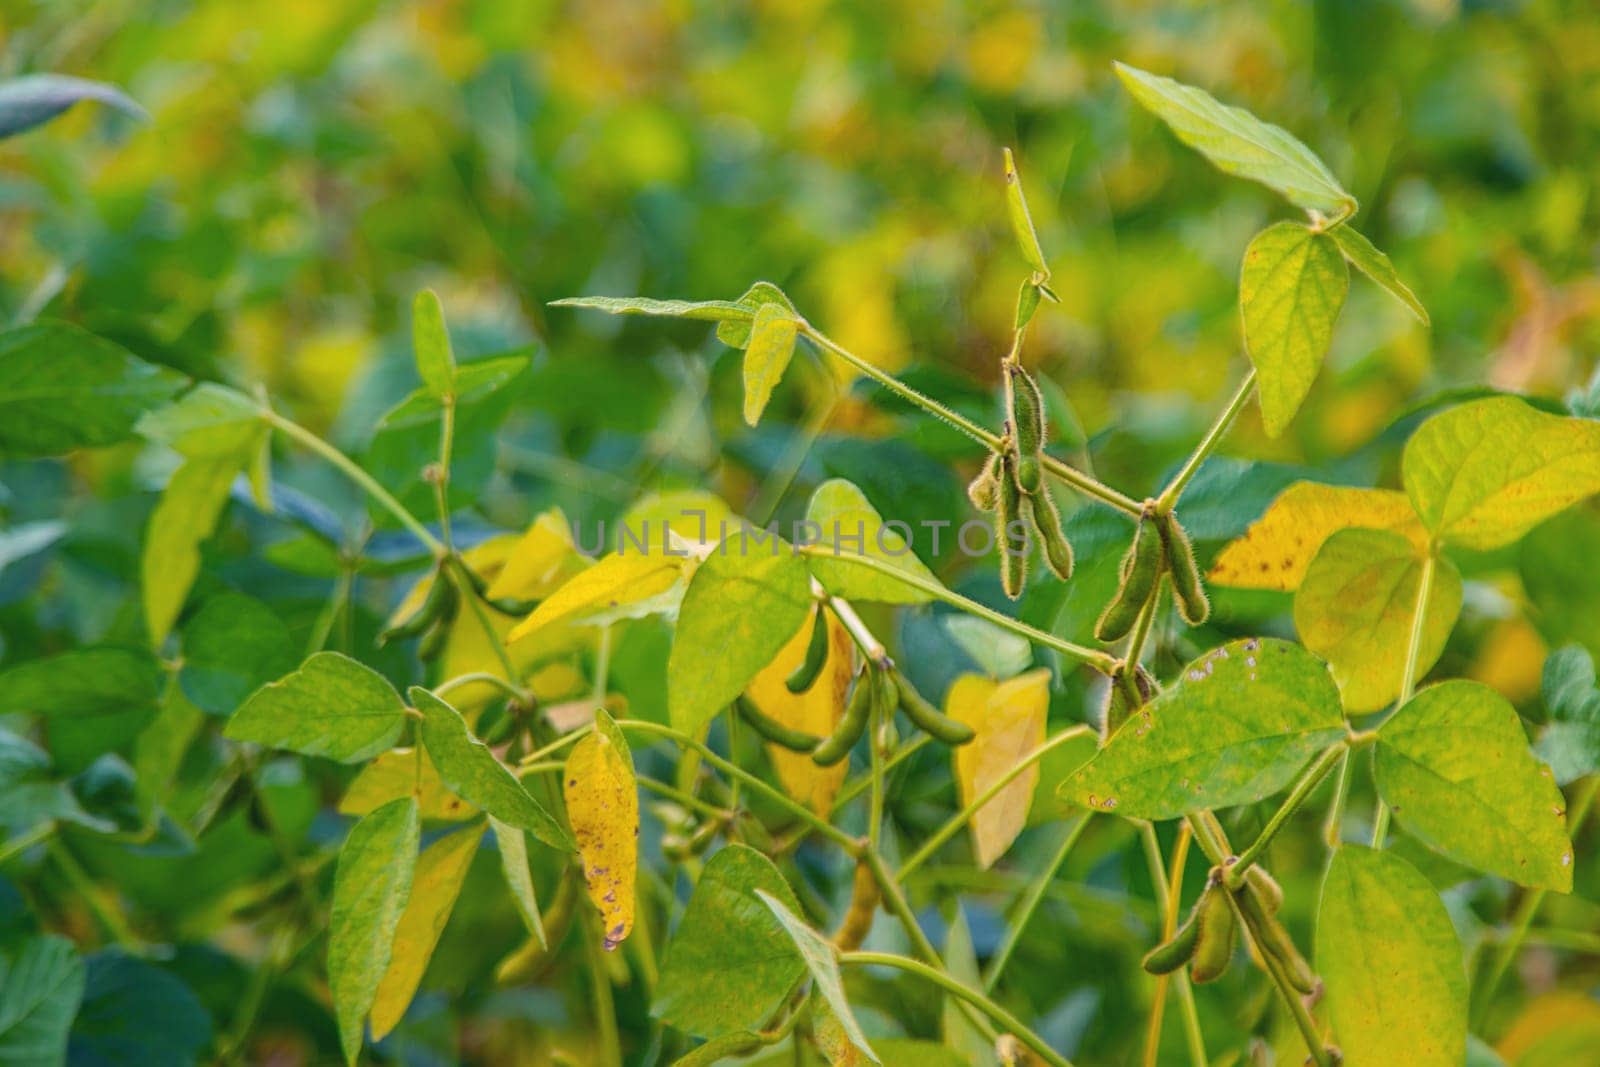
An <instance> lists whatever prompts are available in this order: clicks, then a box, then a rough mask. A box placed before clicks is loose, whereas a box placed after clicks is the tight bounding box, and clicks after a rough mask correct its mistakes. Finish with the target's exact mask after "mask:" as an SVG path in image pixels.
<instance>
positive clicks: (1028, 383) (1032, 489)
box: [1006, 362, 1046, 494]
mask: <svg viewBox="0 0 1600 1067" xmlns="http://www.w3.org/2000/svg"><path fill="white" fill-rule="evenodd" d="M1006 381H1007V392H1008V393H1009V394H1010V402H1011V425H1012V426H1013V427H1015V430H1016V435H1017V437H1016V441H1017V450H1016V462H1017V465H1016V469H1015V470H1014V471H1013V472H1012V475H1013V477H1014V478H1015V479H1016V482H1017V488H1018V489H1021V490H1022V491H1023V492H1024V493H1029V494H1033V493H1037V492H1038V491H1039V487H1040V486H1041V485H1043V484H1044V475H1043V472H1042V470H1041V468H1040V465H1039V455H1040V452H1041V450H1042V449H1043V448H1044V442H1045V436H1046V431H1045V416H1044V394H1043V393H1041V392H1039V383H1038V382H1036V381H1034V380H1033V375H1031V374H1029V373H1028V371H1027V369H1026V368H1024V367H1023V366H1022V364H1020V363H1015V362H1008V363H1007V364H1006Z"/></svg>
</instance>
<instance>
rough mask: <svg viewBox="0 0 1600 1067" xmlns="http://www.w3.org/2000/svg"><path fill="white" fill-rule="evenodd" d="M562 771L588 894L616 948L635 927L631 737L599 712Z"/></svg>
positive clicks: (636, 841)
mask: <svg viewBox="0 0 1600 1067" xmlns="http://www.w3.org/2000/svg"><path fill="white" fill-rule="evenodd" d="M561 777H562V781H563V782H564V783H565V784H564V786H563V796H565V798H566V802H567V817H568V819H569V820H570V821H571V823H572V833H573V836H574V837H576V838H577V839H578V853H579V855H580V856H581V857H582V859H583V878H584V881H585V883H586V884H587V885H588V888H589V899H590V900H591V901H593V902H594V906H595V907H596V908H598V909H600V917H601V920H602V924H601V925H602V928H603V929H604V931H605V947H606V948H607V949H608V950H609V949H614V948H616V947H617V946H618V945H620V944H622V942H623V940H624V939H626V938H627V936H628V934H629V932H630V931H632V929H633V901H634V890H635V887H636V882H637V881H638V868H639V790H638V786H637V784H636V782H635V779H634V776H633V755H632V754H631V753H630V752H629V751H628V741H627V738H625V737H623V736H622V731H621V730H619V729H617V724H616V723H615V722H613V721H612V720H611V716H610V715H607V714H606V713H605V711H603V710H601V711H597V712H595V716H594V730H593V731H592V732H590V733H588V734H586V735H584V737H583V738H582V740H580V741H579V742H578V743H577V744H576V745H574V746H573V747H572V754H571V755H569V756H568V757H567V766H566V770H565V772H564V773H563V774H562V776H561Z"/></svg>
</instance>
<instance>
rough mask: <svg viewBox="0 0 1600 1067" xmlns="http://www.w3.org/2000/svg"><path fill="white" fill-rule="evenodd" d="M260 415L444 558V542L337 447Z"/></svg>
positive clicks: (288, 422) (268, 413) (289, 422)
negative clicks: (332, 469) (308, 450)
mask: <svg viewBox="0 0 1600 1067" xmlns="http://www.w3.org/2000/svg"><path fill="white" fill-rule="evenodd" d="M261 416H262V418H264V419H265V420H266V421H267V422H268V423H270V424H271V425H272V426H273V427H274V428H275V429H277V430H279V431H280V432H282V433H283V434H284V435H285V436H286V437H289V438H292V439H293V440H295V441H297V442H299V443H300V444H302V445H304V446H305V447H306V448H308V449H310V450H311V451H312V452H315V453H316V454H317V455H319V456H321V457H322V458H323V459H325V460H327V461H328V462H329V463H331V464H333V466H335V467H337V468H338V469H339V471H340V473H342V474H343V475H344V476H345V477H346V478H349V479H350V480H351V481H352V482H355V483H356V485H358V486H360V487H361V489H362V491H363V492H365V493H366V494H367V495H368V496H370V497H371V498H372V499H373V500H376V501H377V502H378V504H379V505H380V506H382V508H383V509H384V510H385V511H387V512H388V513H389V514H391V515H393V516H394V517H395V518H396V519H398V520H399V522H400V525H402V526H404V527H405V528H406V529H407V530H410V531H411V535H412V536H413V537H415V538H416V539H417V540H418V541H421V542H422V544H423V547H425V548H426V549H427V550H428V551H429V552H431V553H432V554H433V555H434V556H436V557H442V556H443V555H444V544H443V542H441V541H440V540H439V539H438V538H437V537H435V536H433V534H431V533H429V532H428V528H427V527H426V526H424V525H422V523H421V521H419V520H418V519H417V517H416V516H415V515H413V514H411V512H410V511H409V510H407V509H406V506H405V505H404V504H402V503H400V501H398V500H396V499H395V498H394V496H393V494H391V493H390V492H389V490H387V489H385V488H384V487H383V486H382V485H380V484H378V480H377V479H376V478H374V477H373V476H372V475H370V474H368V473H367V472H366V471H364V470H362V469H361V467H360V466H359V465H358V464H357V463H356V462H355V460H353V459H351V458H350V457H349V456H347V455H345V454H344V453H343V452H340V451H339V450H338V449H337V448H334V447H333V446H332V445H330V444H329V443H328V442H326V441H324V440H323V439H322V438H320V437H318V436H317V435H316V434H314V433H312V432H311V431H310V430H308V429H306V428H305V427H304V426H301V425H300V424H299V423H298V422H295V421H294V420H293V419H290V418H288V417H286V416H284V415H280V414H278V413H277V412H276V411H273V410H272V409H271V408H263V409H262V412H261Z"/></svg>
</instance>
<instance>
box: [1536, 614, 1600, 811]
mask: <svg viewBox="0 0 1600 1067" xmlns="http://www.w3.org/2000/svg"><path fill="white" fill-rule="evenodd" d="M1543 689H1544V704H1545V709H1546V711H1547V712H1548V715H1549V722H1548V723H1547V724H1546V726H1545V728H1544V731H1543V732H1542V733H1540V735H1539V740H1538V741H1537V742H1536V743H1535V744H1534V746H1533V751H1534V754H1535V755H1536V756H1538V757H1539V759H1541V760H1543V761H1544V762H1545V763H1547V764H1549V765H1550V771H1551V773H1552V774H1554V775H1555V780H1556V784H1557V785H1568V784H1570V783H1572V782H1575V781H1577V780H1578V779H1579V778H1582V777H1583V776H1584V775H1587V774H1593V773H1594V772H1595V771H1600V688H1597V687H1596V685H1595V671H1594V657H1593V656H1592V655H1591V654H1590V653H1589V650H1588V649H1586V648H1582V647H1580V646H1578V645H1568V646H1567V647H1565V648H1562V649H1557V650H1556V651H1555V652H1552V653H1550V655H1549V656H1548V657H1546V658H1545V661H1544V682H1543Z"/></svg>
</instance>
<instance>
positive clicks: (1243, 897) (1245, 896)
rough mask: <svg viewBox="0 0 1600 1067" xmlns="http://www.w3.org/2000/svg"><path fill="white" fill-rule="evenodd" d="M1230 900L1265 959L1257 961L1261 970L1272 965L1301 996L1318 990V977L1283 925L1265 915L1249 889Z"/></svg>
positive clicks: (1261, 904) (1240, 891)
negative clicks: (1234, 902) (1235, 902)
mask: <svg viewBox="0 0 1600 1067" xmlns="http://www.w3.org/2000/svg"><path fill="white" fill-rule="evenodd" d="M1233 898H1234V900H1235V901H1237V902H1238V905H1239V914H1240V915H1241V916H1243V917H1244V923H1245V926H1246V927H1248V928H1249V930H1250V937H1251V940H1252V941H1253V942H1254V944H1255V946H1256V947H1257V948H1258V949H1259V950H1260V951H1261V952H1262V953H1263V954H1264V955H1265V956H1266V957H1267V959H1263V960H1261V961H1260V962H1261V963H1262V964H1263V966H1272V965H1273V964H1274V963H1275V964H1276V965H1277V966H1278V969H1279V970H1280V971H1281V972H1282V973H1283V976H1284V978H1286V979H1287V980H1288V982H1289V984H1290V985H1292V986H1294V988H1295V989H1296V990H1297V991H1299V992H1300V993H1302V994H1306V995H1310V994H1311V993H1312V992H1313V991H1314V990H1315V989H1316V987H1317V976H1316V975H1315V974H1313V973H1312V971H1311V966H1310V964H1308V963H1306V960H1305V957H1304V956H1302V955H1300V950H1299V949H1297V948H1295V946H1294V939H1293V938H1291V937H1290V936H1289V931H1288V930H1287V929H1286V928H1285V927H1284V925H1283V923H1281V922H1279V921H1278V919H1277V917H1276V916H1274V915H1272V914H1271V913H1270V912H1268V910H1267V908H1266V906H1265V904H1264V903H1263V901H1262V900H1261V899H1260V898H1259V897H1258V896H1257V895H1256V894H1255V892H1253V891H1252V889H1251V888H1250V887H1249V886H1248V885H1246V887H1245V888H1244V889H1241V890H1239V891H1238V892H1236V893H1234V895H1233Z"/></svg>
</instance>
